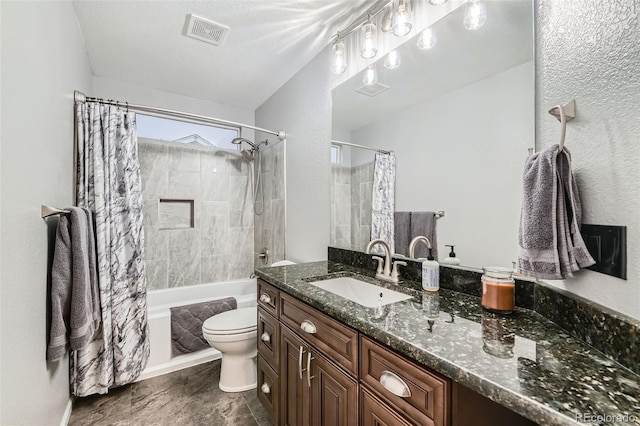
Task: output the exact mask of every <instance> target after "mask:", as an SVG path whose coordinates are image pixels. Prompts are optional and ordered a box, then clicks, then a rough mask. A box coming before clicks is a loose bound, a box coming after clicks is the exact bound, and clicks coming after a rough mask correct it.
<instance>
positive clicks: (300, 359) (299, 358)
mask: <svg viewBox="0 0 640 426" xmlns="http://www.w3.org/2000/svg"><path fill="white" fill-rule="evenodd" d="M303 354H304V349H303V347H302V346H300V352H299V353H298V373H300V380H302V355H303Z"/></svg>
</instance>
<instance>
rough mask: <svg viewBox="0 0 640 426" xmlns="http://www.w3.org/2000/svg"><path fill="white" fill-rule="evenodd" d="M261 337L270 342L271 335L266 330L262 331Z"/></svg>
mask: <svg viewBox="0 0 640 426" xmlns="http://www.w3.org/2000/svg"><path fill="white" fill-rule="evenodd" d="M260 339H261V340H262V341H263V342H265V343H269V342H270V341H271V336H270V335H269V333H267V332H266V331H265V332H264V333H262V336H260Z"/></svg>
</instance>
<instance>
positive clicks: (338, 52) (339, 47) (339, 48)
mask: <svg viewBox="0 0 640 426" xmlns="http://www.w3.org/2000/svg"><path fill="white" fill-rule="evenodd" d="M346 70H347V60H346V57H345V52H344V43H343V42H342V40H338V41H336V42H335V43H333V59H332V61H331V71H332V72H333V73H334V74H342V73H344V72H345V71H346Z"/></svg>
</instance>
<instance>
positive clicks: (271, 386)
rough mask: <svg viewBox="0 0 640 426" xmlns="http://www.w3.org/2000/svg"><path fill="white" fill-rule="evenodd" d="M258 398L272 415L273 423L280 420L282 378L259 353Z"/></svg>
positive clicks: (277, 422)
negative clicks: (279, 377) (280, 378)
mask: <svg viewBox="0 0 640 426" xmlns="http://www.w3.org/2000/svg"><path fill="white" fill-rule="evenodd" d="M258 399H259V400H260V402H261V403H262V406H263V407H264V408H265V410H266V411H267V412H268V413H269V415H270V416H271V420H272V421H273V424H276V425H277V424H279V422H280V380H279V379H278V375H277V374H276V372H275V371H273V369H272V368H271V367H269V364H268V363H267V362H266V361H265V360H264V358H262V356H260V355H258Z"/></svg>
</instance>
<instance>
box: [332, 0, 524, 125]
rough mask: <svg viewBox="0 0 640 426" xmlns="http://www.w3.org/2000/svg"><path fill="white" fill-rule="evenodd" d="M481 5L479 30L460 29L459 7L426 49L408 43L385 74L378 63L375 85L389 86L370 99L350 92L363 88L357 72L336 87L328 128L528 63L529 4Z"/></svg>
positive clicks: (461, 11)
mask: <svg viewBox="0 0 640 426" xmlns="http://www.w3.org/2000/svg"><path fill="white" fill-rule="evenodd" d="M486 6H487V22H486V23H485V25H484V26H483V27H482V28H480V29H479V30H477V31H468V30H465V29H464V28H463V26H462V21H463V17H464V10H465V7H464V6H462V7H460V8H458V9H456V10H454V11H453V12H451V13H450V14H449V15H447V16H446V17H444V18H443V19H441V20H440V21H438V22H436V23H435V24H433V25H432V26H431V28H434V29H435V31H436V33H437V37H438V41H437V43H436V45H435V47H433V48H432V49H431V50H428V51H421V50H419V49H418V48H417V47H416V40H415V38H414V39H411V40H408V41H407V42H406V43H404V44H403V45H402V46H401V47H400V48H399V49H398V51H399V52H400V56H401V58H402V64H401V65H400V67H399V68H397V69H393V70H388V69H386V68H385V67H384V66H382V64H381V63H380V61H378V63H377V70H378V82H379V83H382V84H384V85H386V86H389V89H388V90H387V91H385V92H382V93H381V94H379V95H377V96H375V97H369V96H366V95H362V94H360V93H356V90H357V89H359V88H360V87H362V86H363V82H362V73H359V74H357V75H355V76H354V77H352V78H350V79H349V80H347V81H346V82H344V83H342V84H341V85H340V86H338V87H336V88H335V89H334V90H333V92H332V100H333V113H332V114H333V126H334V129H339V130H342V131H350V130H354V129H358V128H360V127H362V126H364V125H367V124H369V123H372V122H374V121H378V120H380V119H382V118H385V117H388V116H390V115H392V114H394V113H398V112H399V111H403V110H405V109H407V108H410V107H412V106H414V105H417V104H419V103H422V102H425V101H427V100H429V99H433V98H435V97H436V96H439V95H442V94H444V93H449V92H451V91H453V90H455V89H458V88H461V87H464V86H467V85H469V84H472V83H474V82H477V81H480V80H482V79H485V78H487V77H489V76H492V75H495V74H497V73H499V72H502V71H505V70H507V69H509V68H512V67H515V66H518V65H520V64H523V63H525V62H528V61H532V60H533V44H534V43H533V7H532V2H531V1H529V0H524V1H523V0H517V1H516V0H512V1H494V2H486ZM532 72H533V70H532ZM505 107H506V108H508V106H505Z"/></svg>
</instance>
